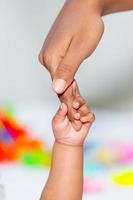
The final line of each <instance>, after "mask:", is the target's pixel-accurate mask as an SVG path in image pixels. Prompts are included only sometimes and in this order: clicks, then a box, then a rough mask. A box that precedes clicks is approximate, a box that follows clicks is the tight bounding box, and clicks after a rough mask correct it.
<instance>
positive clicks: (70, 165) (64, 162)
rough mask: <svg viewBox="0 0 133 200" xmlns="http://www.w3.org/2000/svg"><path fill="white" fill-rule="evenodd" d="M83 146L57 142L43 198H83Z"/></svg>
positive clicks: (62, 199)
mask: <svg viewBox="0 0 133 200" xmlns="http://www.w3.org/2000/svg"><path fill="white" fill-rule="evenodd" d="M82 192H83V147H80V146H79V147H73V146H67V145H62V144H59V143H55V144H54V147H53V159H52V166H51V170H50V174H49V178H48V181H47V183H46V186H45V188H44V191H43V193H42V197H41V200H68V199H69V200H81V199H82Z"/></svg>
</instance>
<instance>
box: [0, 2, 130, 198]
mask: <svg viewBox="0 0 133 200" xmlns="http://www.w3.org/2000/svg"><path fill="white" fill-rule="evenodd" d="M63 2H64V1H63V0H58V1H54V2H53V1H48V0H45V1H42V0H38V1H35V0H31V1H26V0H24V1H20V0H14V1H8V0H4V1H0V3H1V5H0V18H1V20H0V33H1V34H0V44H1V45H0V55H1V56H0V80H1V84H0V194H1V199H4V197H5V199H7V200H9V199H10V200H12V199H13V200H18V199H19V200H21V199H22V200H23V199H26V200H27V199H31V200H36V199H39V196H40V193H41V191H42V188H43V186H44V184H45V181H46V179H47V176H48V171H49V167H50V162H51V150H52V144H53V142H54V138H53V135H52V129H51V119H52V117H53V115H54V113H55V112H56V110H57V108H58V106H59V101H58V98H57V97H56V95H55V94H54V93H53V91H52V89H51V80H50V76H49V74H48V72H47V71H46V70H44V68H43V67H41V66H40V64H39V62H38V59H37V55H38V53H39V50H40V48H41V46H42V43H43V40H44V38H45V37H46V35H47V32H48V30H49V28H50V26H51V24H52V22H53V20H54V19H55V17H56V15H57V13H58V11H59V9H60V7H61V6H62V4H63ZM132 17H133V12H132V11H131V12H125V13H121V14H120V13H119V14H113V15H109V16H106V17H104V18H103V20H104V22H105V33H104V36H103V38H102V41H101V42H100V44H99V46H98V48H97V49H96V51H95V52H94V54H93V55H92V56H91V57H90V58H89V59H88V60H86V61H85V62H84V63H83V64H82V65H81V67H80V69H79V71H78V74H77V76H76V79H77V81H78V83H79V86H80V89H81V93H82V95H83V96H84V97H85V98H86V99H87V101H88V103H89V104H90V105H91V107H92V109H93V110H94V113H95V115H96V122H95V124H94V125H93V127H92V129H91V131H90V134H89V136H88V138H87V140H86V144H85V148H84V149H85V151H84V156H85V159H84V197H83V200H87V199H90V200H104V199H106V200H107V199H108V200H112V198H114V199H118V198H121V199H124V200H125V199H132V198H133V93H132V88H133V79H132V74H133V67H132V63H133V57H132V43H133V37H132V35H133V20H131V19H132ZM2 195H3V197H2Z"/></svg>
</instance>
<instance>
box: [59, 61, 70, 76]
mask: <svg viewBox="0 0 133 200" xmlns="http://www.w3.org/2000/svg"><path fill="white" fill-rule="evenodd" d="M59 71H60V73H61V74H65V73H67V74H70V75H73V67H72V66H70V65H68V64H65V63H62V64H61V66H60V68H59Z"/></svg>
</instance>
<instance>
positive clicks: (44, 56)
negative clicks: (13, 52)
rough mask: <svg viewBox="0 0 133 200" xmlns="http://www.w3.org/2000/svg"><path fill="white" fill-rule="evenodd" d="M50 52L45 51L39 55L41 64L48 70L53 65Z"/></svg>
mask: <svg viewBox="0 0 133 200" xmlns="http://www.w3.org/2000/svg"><path fill="white" fill-rule="evenodd" d="M50 55H51V54H50V52H49V51H47V50H43V51H42V52H40V53H39V56H38V59H39V61H40V63H41V64H42V65H43V66H45V67H46V68H48V67H49V66H50V63H51V56H50Z"/></svg>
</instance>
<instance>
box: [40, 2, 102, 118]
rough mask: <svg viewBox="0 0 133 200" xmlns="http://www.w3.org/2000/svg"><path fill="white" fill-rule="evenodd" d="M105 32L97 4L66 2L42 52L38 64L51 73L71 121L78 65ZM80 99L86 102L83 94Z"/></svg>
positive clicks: (56, 90) (54, 87)
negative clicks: (73, 83)
mask: <svg viewBox="0 0 133 200" xmlns="http://www.w3.org/2000/svg"><path fill="white" fill-rule="evenodd" d="M103 31H104V25H103V21H102V18H101V5H100V4H99V1H98V0H84V1H83V0H67V1H66V2H65V4H64V6H63V8H62V10H61V12H60V13H59V15H58V17H57V18H56V20H55V22H54V24H53V26H52V28H51V30H50V32H49V34H48V36H47V38H46V40H45V42H44V45H43V47H42V49H41V51H40V54H39V60H40V62H41V64H42V65H44V66H45V67H46V68H47V69H48V71H49V72H50V75H51V77H52V80H53V89H54V91H55V92H56V93H57V94H62V95H61V96H60V98H61V99H63V101H64V103H66V104H67V105H68V113H69V115H68V116H70V118H71V121H72V120H74V119H73V114H74V111H73V108H72V106H70V102H72V101H73V99H74V98H75V97H74V96H72V95H71V94H72V89H71V83H72V81H73V79H74V76H75V73H76V71H77V70H78V67H79V65H80V64H81V63H82V62H83V60H84V59H86V58H87V57H89V56H90V55H91V54H92V52H93V51H94V50H95V48H96V47H97V45H98V43H99V41H100V38H101V36H102V34H103ZM68 87H69V91H68V90H67V88H68ZM64 91H65V92H64ZM77 93H78V92H77ZM79 99H80V101H81V102H83V99H82V97H81V96H80V94H79ZM61 101H62V100H61Z"/></svg>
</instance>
